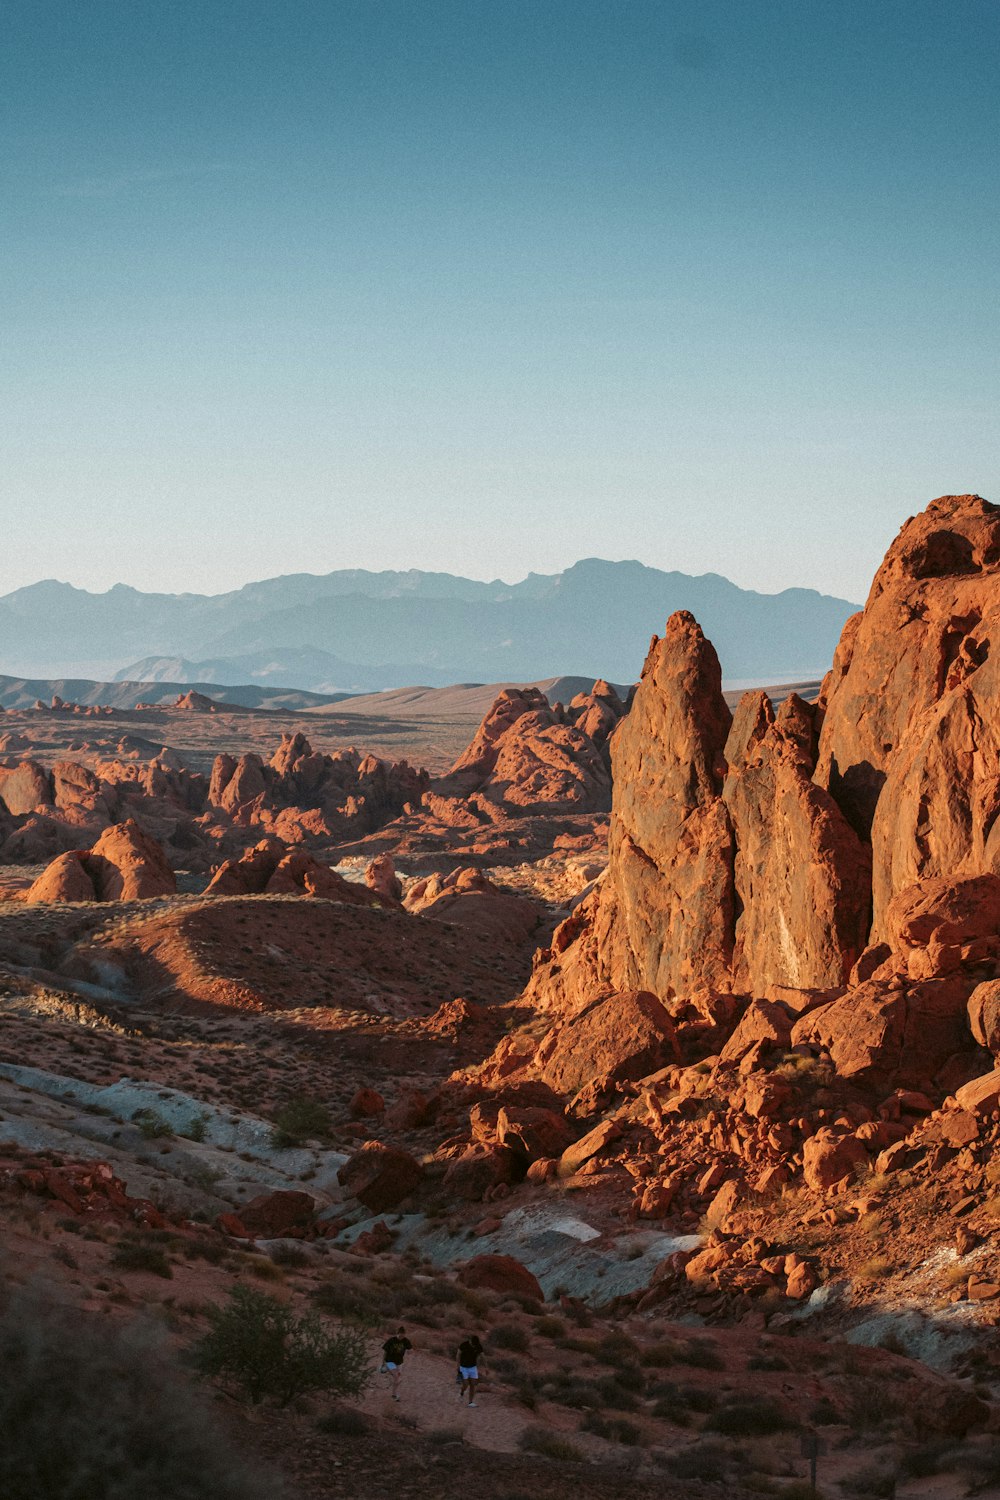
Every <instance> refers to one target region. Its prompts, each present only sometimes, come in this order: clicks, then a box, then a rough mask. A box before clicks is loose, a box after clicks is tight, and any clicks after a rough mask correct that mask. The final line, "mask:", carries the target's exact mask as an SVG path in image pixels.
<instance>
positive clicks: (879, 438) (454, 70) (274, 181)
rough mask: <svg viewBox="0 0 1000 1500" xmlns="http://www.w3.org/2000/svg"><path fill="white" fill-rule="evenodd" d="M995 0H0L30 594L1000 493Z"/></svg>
mask: <svg viewBox="0 0 1000 1500" xmlns="http://www.w3.org/2000/svg"><path fill="white" fill-rule="evenodd" d="M998 43H1000V6H998V5H997V4H996V0H835V3H821V0H725V3H722V0H116V3H100V0H5V4H4V6H3V11H2V18H0V189H2V224H0V306H2V335H3V336H2V347H0V441H2V449H0V483H2V496H0V503H2V516H3V523H4V524H3V533H2V544H0V591H6V590H8V589H11V588H15V587H18V586H20V585H22V584H25V583H30V582H33V581H35V580H37V579H39V578H42V577H58V578H64V579H67V580H69V581H70V582H73V583H75V584H78V585H80V586H84V587H88V588H96V589H103V588H107V587H109V586H110V585H111V584H112V583H114V582H116V581H124V582H128V583H132V584H134V585H136V586H137V587H141V588H148V589H166V590H170V591H179V590H183V589H193V590H199V591H202V590H204V591H210V592H214V591H217V590H221V589H224V588H231V587H236V586H238V585H239V584H241V583H243V582H246V581H247V580H249V579H252V578H259V577H267V576H271V575H273V574H276V573H282V572H292V571H300V570H301V571H311V572H325V571H327V570H329V569H332V568H338V567H355V566H362V567H369V568H383V567H424V568H441V569H446V570H448V571H452V572H461V573H466V574H469V575H471V576H474V577H495V576H501V577H505V578H508V579H515V578H519V577H522V576H523V575H524V574H525V573H527V572H528V571H529V570H532V569H534V570H536V571H539V572H553V571H556V570H558V569H559V568H561V567H564V566H566V565H567V564H569V563H571V562H573V561H575V560H576V559H577V558H580V557H585V556H603V557H609V558H622V557H636V558H639V559H640V560H642V561H643V562H646V563H649V564H652V565H655V566H658V567H667V568H671V567H674V568H679V569H682V570H684V571H686V572H695V573H697V572H705V571H717V572H721V573H724V574H726V575H727V576H729V577H730V578H732V579H734V580H735V581H736V582H737V583H740V584H742V585H743V586H745V587H753V588H759V589H763V590H766V591H772V590H777V589H780V588H783V587H785V586H788V585H792V584H801V585H808V586H812V587H816V588H820V589H823V590H824V591H827V592H831V593H839V594H843V595H846V596H847V597H849V598H853V599H859V598H862V597H863V595H864V593H865V592H866V590H867V587H868V583H869V581H870V577H871V573H872V571H873V569H874V567H875V566H876V564H877V562H878V560H879V558H880V557H881V555H882V552H883V550H884V548H885V546H886V545H887V543H888V542H889V540H890V539H891V537H892V536H893V535H894V534H895V532H896V530H897V528H898V526H899V525H900V524H901V522H902V521H903V520H904V519H905V517H906V516H907V515H909V514H911V513H912V512H913V511H915V510H917V509H920V508H921V507H922V506H923V505H925V504H926V503H927V501H929V500H930V499H932V498H933V497H934V496H935V495H938V494H941V493H944V492H954V491H966V490H970V489H971V490H977V491H978V492H979V493H981V494H985V495H987V496H988V497H989V498H992V499H997V500H1000V483H998V479H1000V475H998V467H1000V463H998V459H1000V450H998V445H997V412H998V410H1000V368H998V365H1000V338H998V332H1000V329H998V323H1000V255H998V246H997V231H998V221H1000V220H998V207H1000V195H998V176H1000V129H998V127H1000V82H998V80H1000V68H998V51H1000V49H998Z"/></svg>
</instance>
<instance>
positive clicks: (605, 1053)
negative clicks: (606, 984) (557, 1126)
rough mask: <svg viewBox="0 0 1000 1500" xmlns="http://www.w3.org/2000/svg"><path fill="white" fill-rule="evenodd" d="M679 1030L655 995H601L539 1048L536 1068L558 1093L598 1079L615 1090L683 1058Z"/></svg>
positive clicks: (635, 992) (574, 1090) (634, 992)
mask: <svg viewBox="0 0 1000 1500" xmlns="http://www.w3.org/2000/svg"><path fill="white" fill-rule="evenodd" d="M678 1055H679V1054H678V1050H677V1039H676V1029H675V1027H674V1023H673V1021H672V1020H671V1019H670V1017H669V1015H668V1014H667V1012H666V1010H665V1009H664V1007H663V1006H662V1005H661V1003H660V1001H659V1000H657V998H656V996H655V995H651V994H648V993H645V992H643V991H641V990H631V991H628V992H627V993H624V994H618V993H611V994H605V995H601V996H598V998H597V999H595V1000H593V1001H591V1003H590V1004H589V1005H587V1006H586V1007H584V1009H583V1010H581V1011H578V1012H577V1013H576V1014H575V1015H573V1016H571V1017H570V1018H569V1019H568V1020H566V1021H564V1022H562V1023H559V1024H557V1025H556V1026H554V1027H553V1028H552V1029H551V1030H550V1031H549V1032H547V1033H546V1035H545V1036H544V1037H543V1039H542V1041H541V1042H540V1043H539V1046H538V1050H537V1051H536V1053H535V1056H534V1060H533V1066H534V1068H535V1070H536V1071H537V1073H538V1075H539V1077H540V1078H541V1079H542V1080H543V1081H544V1082H545V1083H547V1084H549V1086H550V1087H551V1088H553V1089H554V1090H555V1091H556V1092H557V1093H559V1094H576V1093H577V1092H578V1091H579V1090H580V1089H582V1088H584V1087H585V1086H586V1085H587V1084H589V1083H592V1082H594V1081H595V1080H599V1081H600V1082H601V1083H602V1084H603V1085H606V1086H609V1087H610V1086H613V1085H614V1084H617V1083H622V1082H624V1081H625V1080H627V1079H638V1078H645V1077H646V1075H647V1074H649V1073H654V1072H655V1071H656V1070H657V1069H658V1068H661V1067H663V1066H664V1065H665V1064H666V1063H668V1062H676V1061H677V1059H678Z"/></svg>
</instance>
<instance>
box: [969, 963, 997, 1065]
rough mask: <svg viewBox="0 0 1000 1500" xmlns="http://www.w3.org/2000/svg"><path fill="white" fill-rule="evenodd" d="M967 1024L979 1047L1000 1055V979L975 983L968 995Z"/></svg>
mask: <svg viewBox="0 0 1000 1500" xmlns="http://www.w3.org/2000/svg"><path fill="white" fill-rule="evenodd" d="M968 1008H969V1026H970V1028H971V1030H972V1035H973V1036H974V1037H975V1039H976V1041H977V1042H978V1043H979V1045H980V1046H981V1047H985V1048H986V1049H987V1051H988V1052H992V1053H993V1056H994V1057H1000V979H987V980H986V981H985V982H984V983H983V984H977V985H976V988H975V989H974V990H973V991H972V994H971V995H970V996H969V1007H968Z"/></svg>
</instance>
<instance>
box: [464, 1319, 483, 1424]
mask: <svg viewBox="0 0 1000 1500" xmlns="http://www.w3.org/2000/svg"><path fill="white" fill-rule="evenodd" d="M482 1352H483V1346H482V1344H481V1343H480V1342H479V1339H478V1337H477V1336H476V1334H474V1333H473V1334H471V1335H470V1336H469V1337H468V1338H464V1339H463V1340H462V1342H461V1343H460V1344H459V1346H458V1373H459V1376H460V1377H461V1381H462V1385H461V1389H460V1390H459V1393H458V1394H459V1397H460V1398H464V1396H465V1393H466V1391H468V1393H469V1405H470V1406H475V1404H476V1382H477V1381H478V1380H479V1357H480V1355H481V1354H482Z"/></svg>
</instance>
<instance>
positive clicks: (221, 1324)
mask: <svg viewBox="0 0 1000 1500" xmlns="http://www.w3.org/2000/svg"><path fill="white" fill-rule="evenodd" d="M209 1321H210V1323H211V1325H212V1326H211V1328H210V1329H209V1331H208V1333H206V1334H205V1336H204V1338H202V1339H200V1340H199V1342H198V1343H197V1344H196V1345H195V1347H194V1350H193V1351H192V1353H193V1357H194V1362H195V1365H196V1367H197V1369H199V1370H200V1371H201V1373H202V1374H203V1375H211V1376H222V1377H223V1378H228V1379H229V1380H231V1381H232V1382H233V1384H235V1385H236V1386H238V1387H239V1388H240V1389H241V1390H243V1391H244V1392H245V1393H246V1395H247V1396H248V1397H249V1398H250V1400H251V1401H252V1402H254V1403H255V1404H256V1403H257V1402H259V1401H262V1400H263V1399H264V1397H265V1396H269V1397H271V1398H272V1399H273V1400H275V1401H277V1403H278V1404H279V1405H280V1406H287V1405H288V1403H289V1401H291V1400H292V1399H293V1398H294V1397H296V1396H300V1395H304V1394H305V1393H306V1392H307V1391H329V1392H331V1393H333V1394H334V1395H338V1396H357V1395H359V1394H360V1392H361V1391H363V1390H364V1389H365V1387H366V1386H367V1384H368V1382H369V1380H370V1378H371V1370H370V1361H369V1356H368V1349H367V1341H366V1338H365V1335H364V1333H363V1332H362V1331H361V1329H359V1328H354V1327H346V1328H341V1329H339V1330H338V1331H337V1332H336V1333H334V1334H330V1333H327V1332H326V1330H325V1329H324V1327H323V1325H322V1323H321V1322H320V1321H319V1319H318V1318H317V1317H316V1316H315V1314H313V1313H307V1314H306V1315H305V1316H304V1317H301V1318H296V1317H295V1315H294V1314H293V1313H292V1311H291V1309H290V1308H288V1307H286V1306H285V1305H284V1303H282V1302H279V1301H278V1300H277V1298H275V1297H269V1296H268V1295H267V1294H266V1293H265V1292H258V1291H257V1290H256V1288H254V1287H248V1286H234V1287H233V1288H232V1289H231V1291H230V1293H229V1301H228V1303H226V1304H225V1306H223V1307H213V1308H212V1310H211V1311H210V1313H209Z"/></svg>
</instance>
